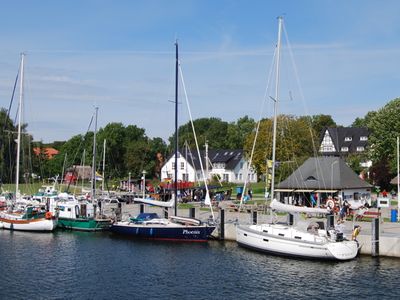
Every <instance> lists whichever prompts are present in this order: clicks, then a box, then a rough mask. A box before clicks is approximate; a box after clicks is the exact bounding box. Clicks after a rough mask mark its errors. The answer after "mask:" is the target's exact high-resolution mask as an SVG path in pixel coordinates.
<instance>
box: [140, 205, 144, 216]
mask: <svg viewBox="0 0 400 300" xmlns="http://www.w3.org/2000/svg"><path fill="white" fill-rule="evenodd" d="M140 213H141V214H142V213H144V204H140Z"/></svg>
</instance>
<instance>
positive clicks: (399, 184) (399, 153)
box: [397, 137, 400, 222]
mask: <svg viewBox="0 0 400 300" xmlns="http://www.w3.org/2000/svg"><path fill="white" fill-rule="evenodd" d="M399 172H400V145H399V137H397V222H399V221H400V194H399V193H400V174H399Z"/></svg>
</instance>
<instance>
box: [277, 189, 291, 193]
mask: <svg viewBox="0 0 400 300" xmlns="http://www.w3.org/2000/svg"><path fill="white" fill-rule="evenodd" d="M293 191H294V189H275V192H286V193H289V192H293Z"/></svg>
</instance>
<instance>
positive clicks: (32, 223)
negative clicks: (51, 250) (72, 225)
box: [0, 217, 57, 231]
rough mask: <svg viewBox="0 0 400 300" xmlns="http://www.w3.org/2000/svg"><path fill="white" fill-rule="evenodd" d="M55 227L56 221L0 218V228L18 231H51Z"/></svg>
mask: <svg viewBox="0 0 400 300" xmlns="http://www.w3.org/2000/svg"><path fill="white" fill-rule="evenodd" d="M56 227H57V220H56V219H45V218H38V219H31V220H24V219H16V220H12V219H8V218H4V217H3V218H0V228H3V229H8V230H19V231H53V230H54V229H55V228H56Z"/></svg>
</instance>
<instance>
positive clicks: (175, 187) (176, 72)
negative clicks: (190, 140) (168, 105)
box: [174, 40, 179, 216]
mask: <svg viewBox="0 0 400 300" xmlns="http://www.w3.org/2000/svg"><path fill="white" fill-rule="evenodd" d="M175 57H176V58H175V170H174V171H175V177H174V194H175V205H174V206H175V208H174V213H175V216H176V215H177V210H178V68H179V60H178V40H176V41H175Z"/></svg>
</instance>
